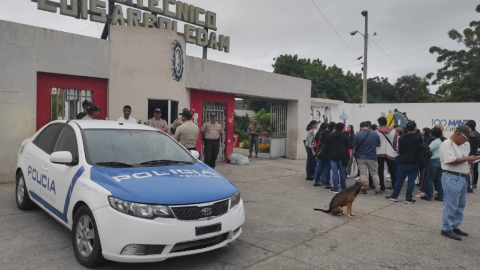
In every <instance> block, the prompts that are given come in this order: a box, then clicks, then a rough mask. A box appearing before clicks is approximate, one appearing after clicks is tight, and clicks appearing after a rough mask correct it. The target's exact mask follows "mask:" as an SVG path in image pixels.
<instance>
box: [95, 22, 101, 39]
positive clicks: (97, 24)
mask: <svg viewBox="0 0 480 270" xmlns="http://www.w3.org/2000/svg"><path fill="white" fill-rule="evenodd" d="M95 24H96V25H97V29H98V34H99V35H100V36H101V35H102V33H100V27H99V26H98V23H97V22H96V23H95Z"/></svg>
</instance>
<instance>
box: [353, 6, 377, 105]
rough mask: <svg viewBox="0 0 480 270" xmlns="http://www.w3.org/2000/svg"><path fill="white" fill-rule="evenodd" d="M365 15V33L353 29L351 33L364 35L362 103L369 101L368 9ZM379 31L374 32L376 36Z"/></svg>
mask: <svg viewBox="0 0 480 270" xmlns="http://www.w3.org/2000/svg"><path fill="white" fill-rule="evenodd" d="M362 15H363V17H365V34H362V33H361V32H359V31H352V32H350V35H352V36H354V35H356V34H357V33H359V34H360V35H362V36H363V40H364V44H363V47H364V48H363V49H364V51H363V95H362V104H366V103H367V68H368V63H367V62H368V11H366V10H364V11H362ZM376 34H377V33H374V34H373V35H374V36H375V35H376Z"/></svg>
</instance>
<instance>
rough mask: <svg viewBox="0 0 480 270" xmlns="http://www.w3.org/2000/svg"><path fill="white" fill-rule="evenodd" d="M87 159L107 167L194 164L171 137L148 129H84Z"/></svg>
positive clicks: (191, 158) (93, 163) (192, 159)
mask: <svg viewBox="0 0 480 270" xmlns="http://www.w3.org/2000/svg"><path fill="white" fill-rule="evenodd" d="M84 138H85V142H86V143H85V145H86V148H87V149H86V151H85V155H86V156H87V160H88V161H89V162H90V163H91V164H92V165H101V166H108V167H132V166H135V167H137V166H159V165H160V166H161V165H174V164H193V163H195V162H196V160H195V158H193V157H192V156H191V155H190V154H189V153H188V152H187V151H186V150H185V149H183V148H182V147H181V146H179V145H178V144H177V143H176V142H175V141H174V140H173V139H172V138H171V137H170V136H168V135H166V134H163V133H160V132H157V131H150V130H128V129H122V130H120V129H87V130H84Z"/></svg>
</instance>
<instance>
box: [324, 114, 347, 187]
mask: <svg viewBox="0 0 480 270" xmlns="http://www.w3.org/2000/svg"><path fill="white" fill-rule="evenodd" d="M343 128H345V124H343V123H337V124H336V125H335V131H334V132H333V133H332V134H330V136H328V138H327V153H328V157H329V158H330V165H331V167H332V181H333V188H332V189H331V190H330V191H331V192H333V193H338V191H339V189H338V174H339V173H340V185H341V188H342V190H344V189H346V188H347V184H346V179H347V175H346V174H347V170H346V169H345V165H344V162H345V161H346V163H348V159H350V155H349V154H348V149H352V142H351V141H350V138H348V136H347V134H345V133H343V132H342V131H343Z"/></svg>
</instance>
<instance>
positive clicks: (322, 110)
mask: <svg viewBox="0 0 480 270" xmlns="http://www.w3.org/2000/svg"><path fill="white" fill-rule="evenodd" d="M311 120H316V121H317V122H319V123H323V122H327V123H329V122H331V121H332V109H331V108H330V107H329V106H311V112H310V121H311Z"/></svg>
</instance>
